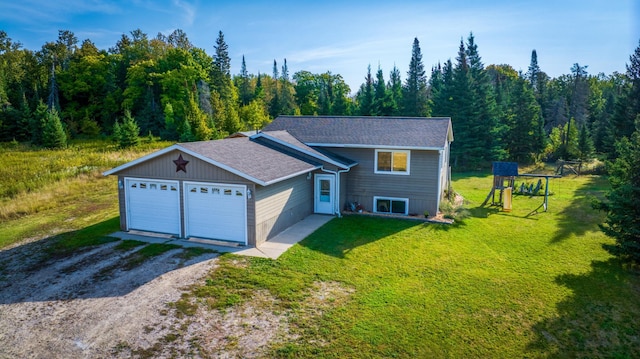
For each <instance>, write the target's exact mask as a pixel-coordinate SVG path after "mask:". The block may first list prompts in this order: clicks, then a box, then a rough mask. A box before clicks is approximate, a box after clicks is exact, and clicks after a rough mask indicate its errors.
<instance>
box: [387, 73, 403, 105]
mask: <svg viewBox="0 0 640 359" xmlns="http://www.w3.org/2000/svg"><path fill="white" fill-rule="evenodd" d="M388 87H389V92H391V98H392V103H393V104H394V105H395V108H394V110H393V113H392V115H393V116H398V115H400V113H401V112H402V104H403V102H404V100H403V98H402V79H401V78H400V70H398V67H397V66H396V65H393V70H391V74H390V75H389V84H388Z"/></svg>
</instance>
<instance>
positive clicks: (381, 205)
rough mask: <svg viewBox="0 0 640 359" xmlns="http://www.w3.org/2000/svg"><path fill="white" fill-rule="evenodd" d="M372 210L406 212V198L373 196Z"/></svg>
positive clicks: (407, 203) (407, 200)
mask: <svg viewBox="0 0 640 359" xmlns="http://www.w3.org/2000/svg"><path fill="white" fill-rule="evenodd" d="M373 211H374V212H375V213H390V214H404V215H406V214H408V213H409V199H408V198H388V197H373Z"/></svg>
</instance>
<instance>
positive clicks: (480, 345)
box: [0, 142, 640, 358]
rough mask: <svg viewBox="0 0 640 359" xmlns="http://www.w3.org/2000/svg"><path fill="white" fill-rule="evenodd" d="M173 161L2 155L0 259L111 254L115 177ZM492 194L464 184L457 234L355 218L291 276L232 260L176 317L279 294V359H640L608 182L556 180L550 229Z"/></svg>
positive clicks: (88, 146) (288, 265) (318, 240)
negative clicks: (282, 327) (16, 250)
mask: <svg viewBox="0 0 640 359" xmlns="http://www.w3.org/2000/svg"><path fill="white" fill-rule="evenodd" d="M166 145H167V144H166V143H152V144H147V145H145V146H143V147H141V148H138V149H135V150H127V151H123V150H119V149H117V148H115V147H114V146H113V144H111V143H109V142H102V143H82V142H78V143H74V144H73V145H72V147H71V148H70V149H66V150H57V151H45V150H36V149H30V148H24V147H10V146H8V145H7V146H6V147H2V156H3V159H4V161H5V165H4V166H2V168H0V176H2V178H3V181H2V182H1V186H2V187H1V188H0V200H1V201H2V202H1V207H0V248H2V247H6V246H10V245H12V244H15V243H16V242H20V241H23V240H25V239H31V240H34V239H39V238H49V239H48V240H52V239H54V240H52V242H53V243H54V244H53V245H52V246H50V247H49V251H51V252H52V253H51V254H52V255H55V253H56V252H67V253H68V252H70V251H74V250H76V249H77V248H79V247H82V246H87V245H93V244H99V243H102V242H104V241H108V240H110V239H109V238H107V237H105V235H107V234H108V233H110V232H113V231H115V230H117V228H118V218H117V215H118V213H117V196H116V192H117V188H116V180H115V178H104V177H103V176H102V175H101V172H102V171H104V170H106V169H108V168H112V167H115V166H117V165H119V164H122V163H124V162H126V161H129V160H131V159H133V158H136V157H139V156H141V155H143V154H145V153H148V152H150V151H151V150H153V149H155V148H162V147H164V146H166ZM491 182H492V180H491V177H490V176H488V175H487V174H484V173H466V174H458V175H455V178H454V188H455V190H456V191H457V192H459V193H460V194H462V195H463V196H464V197H465V199H466V204H465V206H466V207H467V209H468V211H469V213H470V216H469V217H468V218H466V219H464V220H462V221H457V222H456V223H455V224H454V225H437V224H423V223H420V222H414V221H407V220H398V219H379V218H369V217H360V216H345V217H344V218H341V219H334V220H333V221H331V222H330V223H328V224H327V225H325V226H324V227H323V228H321V229H320V230H319V231H317V232H316V233H314V234H313V235H311V236H310V237H309V238H307V239H306V240H304V241H302V242H301V243H300V244H298V245H296V246H294V247H293V248H292V249H291V250H289V251H288V252H287V253H285V254H284V255H283V256H282V257H281V258H280V259H278V260H277V261H273V260H267V259H257V258H246V257H237V256H233V255H223V256H221V257H220V258H219V267H218V268H217V269H216V270H215V271H213V272H212V273H211V274H210V275H209V277H208V278H207V279H206V282H204V283H202V285H200V286H198V287H195V288H193V289H192V290H191V291H190V294H188V295H185V297H184V299H183V301H182V302H178V303H176V304H175V305H174V306H173V307H174V308H176V310H178V311H179V310H180V308H187V309H188V310H184V313H183V314H184V315H193V313H195V311H194V310H193V309H194V306H193V305H192V304H189V303H193V302H194V301H195V303H198V305H200V306H202V307H203V308H208V310H226V309H227V308H230V307H233V306H237V305H240V304H242V303H249V302H251V301H252V300H253V299H252V298H253V296H254V295H255V293H258V292H259V293H263V294H264V293H267V294H268V295H269V296H271V297H273V298H274V299H275V302H274V303H272V304H270V305H269V306H268V307H265V308H263V309H264V310H270V311H274V312H278V313H285V314H286V316H285V318H286V321H287V327H288V330H289V331H288V333H287V334H286V335H283V337H282V338H281V340H280V341H277V342H275V343H273V344H272V346H271V347H270V352H269V356H273V357H314V358H315V357H338V358H349V357H354V358H355V357H398V358H440V357H452V358H468V357H474V358H478V357H482V358H485V357H491V358H514V357H527V358H547V357H614V358H633V357H638V356H639V355H640V354H639V353H640V336H639V334H638V333H640V300H639V298H640V277H639V275H638V274H639V273H638V271H637V270H636V269H634V268H629V267H624V266H623V265H622V264H621V263H619V262H618V261H617V260H616V259H615V258H613V257H611V256H610V255H609V254H608V252H606V251H605V250H604V249H603V247H602V246H603V245H607V244H612V243H613V241H612V240H611V239H609V238H607V237H605V236H604V235H603V234H602V233H601V232H600V231H599V229H598V227H597V224H598V223H599V222H601V221H602V219H603V215H602V213H598V212H595V211H594V210H592V209H591V206H590V203H591V201H592V199H593V198H596V197H602V196H603V193H604V191H606V190H607V188H608V184H607V182H606V180H605V179H604V178H601V177H598V176H580V177H576V176H568V177H565V178H562V179H552V180H551V186H550V189H551V192H553V195H552V196H551V197H550V201H549V211H548V212H542V213H537V214H530V212H531V211H532V210H533V209H535V208H537V207H538V206H539V204H540V203H541V202H542V197H526V196H516V197H515V198H514V202H513V211H512V212H510V213H506V212H502V211H500V210H499V209H498V208H492V207H480V203H482V201H483V200H484V198H485V196H486V195H487V193H488V191H489V188H490V185H491ZM52 236H53V237H52ZM122 245H133V244H132V243H127V244H122ZM163 250H165V248H149V249H148V251H149V253H148V254H147V256H153V255H155V254H156V253H160V252H162V251H163ZM323 288H324V289H323ZM327 288H329V289H330V290H326V289H327ZM263 294H261V295H263Z"/></svg>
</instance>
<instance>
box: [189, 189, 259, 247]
mask: <svg viewBox="0 0 640 359" xmlns="http://www.w3.org/2000/svg"><path fill="white" fill-rule="evenodd" d="M246 194H247V187H246V186H244V185H233V184H222V183H200V182H185V183H184V207H185V230H186V237H198V238H207V239H217V240H224V241H232V242H240V243H242V244H247V195H246Z"/></svg>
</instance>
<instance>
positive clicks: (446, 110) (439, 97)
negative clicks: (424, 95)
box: [430, 59, 458, 138]
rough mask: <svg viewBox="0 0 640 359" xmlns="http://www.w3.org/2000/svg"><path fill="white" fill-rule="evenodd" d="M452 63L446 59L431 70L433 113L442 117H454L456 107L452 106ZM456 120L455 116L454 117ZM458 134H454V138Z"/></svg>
mask: <svg viewBox="0 0 640 359" xmlns="http://www.w3.org/2000/svg"><path fill="white" fill-rule="evenodd" d="M453 74H454V71H453V63H452V62H451V59H449V60H447V62H445V63H444V66H442V69H440V65H438V67H436V68H434V69H433V71H432V75H431V76H432V77H431V79H430V87H431V91H432V94H431V97H432V101H433V115H434V116H443V117H451V118H452V121H453V118H454V117H456V115H455V114H456V113H457V110H458V109H457V108H453V106H454V101H453V100H454V93H453V90H454V81H453ZM456 121H457V118H456ZM457 137H458V136H457V135H456V138H457Z"/></svg>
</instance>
